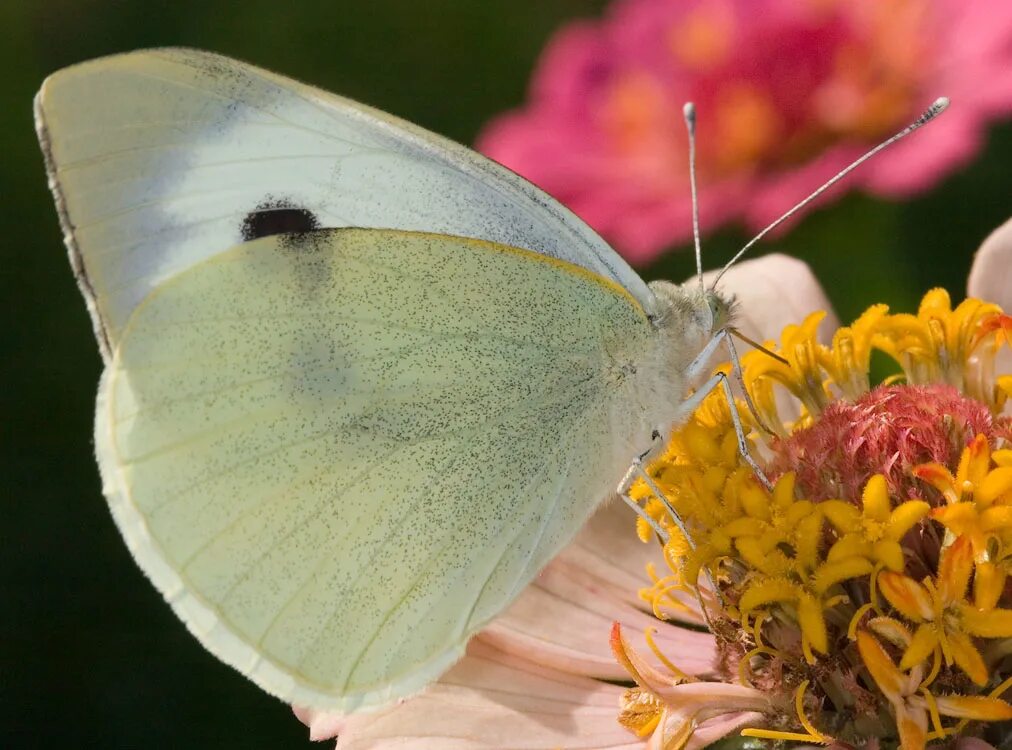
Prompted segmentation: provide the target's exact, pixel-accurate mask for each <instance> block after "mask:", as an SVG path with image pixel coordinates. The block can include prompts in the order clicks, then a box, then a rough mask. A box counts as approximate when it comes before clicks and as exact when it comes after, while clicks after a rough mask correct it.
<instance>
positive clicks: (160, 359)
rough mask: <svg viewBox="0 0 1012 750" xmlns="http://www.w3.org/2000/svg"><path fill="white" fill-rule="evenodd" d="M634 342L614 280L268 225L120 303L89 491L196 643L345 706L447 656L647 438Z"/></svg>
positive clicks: (544, 263) (411, 684)
mask: <svg viewBox="0 0 1012 750" xmlns="http://www.w3.org/2000/svg"><path fill="white" fill-rule="evenodd" d="M651 342H652V327H651V325H650V324H649V323H648V322H647V319H646V317H645V316H644V313H643V311H642V308H641V307H640V306H639V304H638V303H637V302H636V301H635V300H634V299H633V298H632V297H631V296H630V295H629V294H628V293H627V292H625V290H623V289H622V288H621V287H619V286H618V285H616V284H613V283H611V282H608V281H607V280H604V279H602V278H600V277H598V276H596V275H595V274H592V273H590V272H587V271H585V270H583V269H582V268H580V267H578V266H572V265H570V264H567V263H564V262H561V261H555V260H553V259H550V258H546V257H545V256H543V255H539V254H536V253H533V252H529V251H524V250H518V249H512V248H508V247H505V246H502V245H497V244H493V243H488V242H480V241H474V240H467V239H461V238H452V237H446V236H441V235H432V234H422V233H412V232H399V231H381V230H365V229H341V230H323V231H317V232H311V233H307V234H304V235H278V236H271V237H266V238H263V239H259V240H256V241H252V242H248V243H244V244H241V245H238V246H235V247H233V248H231V249H229V250H227V251H225V252H222V253H219V254H217V255H215V256H213V257H212V258H210V259H207V260H204V261H203V262H201V263H198V264H196V265H194V266H193V267H192V268H190V269H189V270H187V271H184V272H182V273H180V274H178V275H176V276H175V277H174V278H172V279H170V280H168V281H166V282H165V283H163V284H161V285H160V286H159V287H158V288H157V289H156V290H154V291H153V292H152V293H150V294H149V295H148V297H147V298H146V299H145V300H144V301H143V302H142V303H141V304H140V305H139V306H138V307H137V309H136V310H135V311H134V313H133V314H132V316H131V318H130V320H129V322H128V323H127V325H126V326H125V327H124V329H123V332H122V335H121V340H120V341H119V344H118V346H117V348H116V351H115V356H114V358H113V360H112V362H111V364H110V366H109V368H108V369H107V371H106V374H105V376H104V378H103V385H102V389H101V392H100V397H99V410H98V416H97V428H96V442H97V449H98V455H99V460H100V464H101V468H102V474H103V479H104V484H105V490H106V493H107V495H108V496H109V498H110V503H111V505H112V507H113V511H114V515H115V517H116V519H117V523H118V525H119V526H120V529H121V530H122V532H123V534H124V537H125V538H126V540H127V543H128V545H129V546H130V548H131V550H132V552H133V554H134V556H135V558H136V559H137V560H138V562H139V564H140V565H141V567H142V568H143V569H144V570H145V572H146V573H147V574H148V575H149V576H150V577H151V578H152V580H153V581H154V583H155V584H156V585H157V586H158V588H159V589H160V590H161V591H162V592H163V594H164V595H165V596H166V598H167V599H168V600H169V601H170V603H171V604H172V605H173V607H174V608H175V610H176V612H177V614H178V615H179V616H180V617H181V618H182V619H183V620H184V621H185V622H186V623H187V624H188V625H189V627H190V629H191V630H192V631H193V632H194V633H195V634H196V635H197V637H198V638H200V640H201V641H202V642H203V643H204V645H205V646H207V648H209V649H210V650H211V651H212V652H213V653H215V654H216V655H217V656H218V657H220V658H221V659H223V660H224V661H226V662H228V663H229V664H231V665H233V666H234V667H236V668H238V669H239V670H241V671H242V672H244V673H246V674H247V675H248V676H249V677H250V678H251V679H253V680H254V681H255V682H257V683H258V684H259V685H260V686H261V687H263V688H264V689H265V690H267V691H269V692H271V693H274V694H275V695H278V696H279V697H281V698H283V699H285V700H288V701H293V702H296V703H300V704H308V705H314V706H322V707H327V708H341V709H345V710H351V709H355V708H358V707H368V706H370V705H374V704H379V703H382V702H385V701H388V700H390V699H392V698H395V697H399V696H403V695H407V694H409V693H411V692H413V691H415V690H417V689H419V688H421V687H422V686H423V685H424V684H426V683H427V682H429V681H431V680H433V679H435V677H436V676H438V675H439V674H440V673H441V672H442V671H443V670H444V669H445V668H447V667H448V666H449V665H450V664H452V663H453V662H454V661H455V660H456V659H457V658H458V657H459V656H460V655H461V653H462V651H463V648H464V645H465V643H466V641H467V638H468V637H469V636H470V635H471V634H473V633H474V632H475V631H476V630H477V629H478V628H480V627H481V626H482V625H483V624H485V623H487V622H488V621H489V620H490V619H491V618H492V617H493V616H494V615H495V614H496V613H497V612H499V611H500V610H501V609H503V608H504V607H505V606H506V605H507V604H508V603H509V602H510V601H511V600H512V599H513V598H514V597H515V596H516V594H517V593H518V592H519V591H520V590H521V588H522V587H523V586H524V585H525V584H526V583H527V582H529V581H530V579H531V578H532V577H533V576H534V575H535V574H536V573H537V572H538V570H539V569H540V568H541V567H542V566H543V565H544V564H545V563H546V562H547V561H548V560H549V559H550V557H551V556H552V555H554V553H555V552H557V551H558V550H559V549H560V547H561V546H562V545H564V544H565V543H566V542H567V541H568V540H569V539H570V538H571V537H572V536H573V535H574V534H575V532H576V531H577V529H578V528H579V527H580V525H581V524H582V523H583V522H584V520H585V519H586V518H587V517H588V515H589V514H590V512H591V511H592V510H593V508H594V506H595V504H596V501H599V500H601V499H602V495H603V493H604V492H605V491H606V490H607V488H609V487H612V486H614V485H615V484H616V483H617V482H618V480H619V478H620V477H621V474H622V472H623V471H624V469H625V468H626V465H627V463H628V458H629V455H631V451H632V448H631V447H630V444H629V441H630V440H631V439H632V438H633V436H634V433H636V434H635V437H636V438H637V439H638V440H639V441H640V443H642V442H643V441H648V440H649V432H648V427H647V426H646V425H638V424H636V423H635V419H634V417H633V416H631V415H630V412H631V410H630V409H628V408H626V405H627V404H628V402H629V400H630V399H629V395H628V386H627V385H626V384H625V383H624V382H623V372H622V371H621V369H620V368H619V367H617V366H616V365H615V362H616V361H620V360H622V358H623V356H624V355H622V354H620V352H635V351H638V350H640V349H642V348H644V347H648V346H650V344H651ZM637 430H639V431H642V433H643V434H639V432H637Z"/></svg>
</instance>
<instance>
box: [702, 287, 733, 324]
mask: <svg viewBox="0 0 1012 750" xmlns="http://www.w3.org/2000/svg"><path fill="white" fill-rule="evenodd" d="M706 304H707V306H708V307H709V308H710V318H711V320H712V321H713V324H712V328H711V330H713V331H718V330H720V329H721V328H723V327H724V326H726V325H727V324H728V323H729V322H730V318H731V313H730V305H729V304H728V302H727V301H726V300H725V299H723V298H722V297H721V296H720V295H718V294H717V293H716V292H712V291H711V292H707V293H706Z"/></svg>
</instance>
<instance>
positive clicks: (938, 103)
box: [711, 96, 949, 288]
mask: <svg viewBox="0 0 1012 750" xmlns="http://www.w3.org/2000/svg"><path fill="white" fill-rule="evenodd" d="M948 106H949V99H948V97H945V96H941V97H939V98H938V99H935V101H934V102H933V103H932V105H931V106H930V107H928V108H927V109H926V110H925V111H924V114H922V115H921V116H920V117H918V118H917V119H916V120H915V121H914V122H912V123H910V124H909V125H907V126H906V127H905V128H903V130H901V131H899V132H898V133H896V134H895V135H894V136H892V137H891V138H887V139H886V140H884V141H882V143H880V144H878V145H877V146H876V147H875V148H873V149H872V150H871V151H869V152H867V153H866V154H864V155H863V156H861V157H859V158H858V159H855V160H854V161H853V162H851V163H850V164H849V165H848V166H847V167H844V168H843V169H841V170H840V171H839V172H837V173H836V174H835V175H833V176H832V177H831V178H830V179H829V180H827V181H826V182H825V183H824V184H823V185H822V187H820V188H819V189H818V190H816V191H815V192H813V193H812V194H811V195H809V196H808V197H807V198H805V199H804V200H803V201H801V202H800V203H798V204H797V205H796V206H794V208H792V209H791V210H789V211H788V212H787V213H785V214H784V215H783V216H781V217H780V218H779V219H777V220H776V221H774V222H773V223H772V224H770V225H769V226H768V227H766V228H765V229H763V230H762V231H761V232H759V234H757V235H756V236H755V237H753V238H752V239H751V240H749V241H748V243H747V244H746V245H745V247H743V248H742V249H741V250H739V251H738V252H737V253H736V254H735V256H734V257H733V258H731V260H729V261H728V262H727V265H725V266H724V267H723V268H722V269H721V271H720V273H719V274H717V278H716V279H714V280H713V285H712V286H711V288H714V287H716V286H717V282H718V281H720V277H721V276H723V275H724V274H725V273H727V270H728V269H729V268H730V267H731V266H733V265H734V264H735V263H736V262H737V260H738V259H739V258H740V257H741V256H742V255H744V254H745V253H746V252H747V251H748V249H749V248H750V247H752V246H753V245H754V244H755V243H757V242H758V241H759V240H761V239H762V238H763V237H765V236H766V235H767V234H768V233H769V232H770V231H772V230H773V229H774V228H776V227H778V226H779V225H780V224H782V223H783V222H785V221H786V220H787V219H789V218H790V217H791V216H793V215H794V214H795V213H797V212H798V211H800V210H801V209H802V208H804V207H805V206H807V205H808V204H809V203H811V202H812V201H814V200H815V199H816V198H818V197H819V196H820V195H822V194H823V193H824V192H826V191H827V190H828V189H829V188H831V187H832V186H833V185H835V184H836V183H837V182H839V181H840V180H842V179H843V178H844V177H846V176H847V175H848V174H850V173H851V172H853V171H854V170H855V169H857V168H858V167H859V166H861V165H862V164H864V163H865V162H866V161H868V160H869V159H870V158H872V157H873V156H875V154H877V153H878V152H879V151H881V150H883V149H885V148H888V147H889V146H891V145H893V144H894V143H896V141H898V140H900V139H901V138H905V137H906V136H908V135H910V134H911V133H913V132H914V131H915V130H917V129H918V128H920V127H922V126H924V125H927V124H928V123H929V122H931V121H932V120H934V119H935V118H936V117H938V115H940V114H942V112H944V111H945V108H946V107H948Z"/></svg>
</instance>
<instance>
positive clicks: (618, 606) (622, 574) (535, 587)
mask: <svg viewBox="0 0 1012 750" xmlns="http://www.w3.org/2000/svg"><path fill="white" fill-rule="evenodd" d="M635 519H636V516H635V514H634V513H633V512H632V511H631V510H630V509H629V508H628V507H626V506H625V505H624V504H622V503H620V502H618V501H617V500H613V501H609V502H606V503H605V505H604V506H603V507H602V508H601V509H600V510H599V511H598V512H597V513H596V514H595V516H594V517H593V518H592V519H591V521H590V522H589V524H588V525H587V527H586V528H584V530H583V531H582V532H581V533H580V535H579V536H578V537H577V539H576V541H575V542H574V543H573V544H571V545H570V546H569V547H567V548H566V549H564V550H563V551H562V552H561V553H560V554H559V555H558V556H557V557H556V558H555V559H554V560H553V561H552V562H551V563H549V565H548V566H547V567H546V568H545V570H544V571H542V572H541V574H540V575H539V576H538V577H537V578H536V579H535V580H534V581H533V582H532V583H531V585H529V586H528V587H527V589H525V590H524V592H523V593H521V595H520V597H519V598H518V599H517V601H516V602H514V603H513V605H512V606H511V607H510V608H509V609H508V610H506V612H504V613H503V614H502V615H500V616H499V617H497V618H496V619H495V620H494V621H493V622H492V623H491V624H490V625H489V626H488V627H487V628H486V629H485V630H484V631H483V634H482V637H483V638H484V639H485V640H486V641H487V642H489V643H493V644H495V646H496V647H497V648H499V649H501V650H503V651H504V652H507V653H511V654H514V655H516V656H522V657H526V658H528V659H533V660H535V661H537V662H538V663H539V664H544V665H547V666H551V667H553V668H555V669H559V670H562V671H566V672H571V673H574V674H581V675H588V676H593V677H599V678H603V679H612V680H619V679H627V678H628V675H627V674H626V673H625V670H623V668H622V667H621V666H619V664H618V663H617V662H616V661H615V658H614V657H613V655H612V653H611V649H610V647H609V645H608V637H609V634H610V632H611V627H612V623H614V622H616V621H618V622H621V623H622V624H623V627H624V629H625V632H626V634H627V637H629V638H630V640H631V641H632V643H633V645H634V647H635V648H637V649H638V650H639V651H641V652H642V653H649V647H648V646H647V645H646V642H645V639H644V632H645V630H646V629H647V628H653V629H655V630H656V631H657V633H656V635H655V641H656V643H657V645H658V647H659V648H660V649H661V651H662V652H663V653H664V655H665V656H667V657H668V658H669V659H671V660H672V661H674V662H675V664H676V666H678V668H679V669H681V670H683V671H684V672H686V673H687V674H692V675H701V674H708V673H710V672H711V671H712V669H713V665H714V660H715V658H716V647H715V643H714V640H713V637H712V636H711V635H709V634H708V633H703V632H698V631H695V630H687V629H685V628H682V627H679V626H678V625H677V624H674V623H668V622H661V621H658V620H657V619H656V618H654V617H653V615H651V614H648V613H647V612H646V611H645V609H646V606H647V605H646V604H645V602H643V601H642V600H640V599H638V597H637V596H636V592H637V591H638V590H639V589H640V588H643V587H644V586H647V585H649V583H650V580H649V578H648V577H647V574H646V565H647V563H648V562H653V563H654V565H655V566H656V569H657V571H658V573H659V574H661V575H664V574H665V573H666V571H667V566H666V565H665V564H664V562H663V560H662V558H661V556H660V554H659V550H660V548H659V545H657V544H656V543H650V544H644V543H642V542H641V541H640V540H639V539H638V538H637V537H636V521H635ZM689 604H690V605H691V604H692V603H691V602H690V603H689ZM684 618H685V619H686V620H687V621H689V622H692V623H694V624H697V625H698V624H701V622H702V619H701V617H700V615H699V614H698V610H696V609H694V608H689V609H686V611H685V612H684Z"/></svg>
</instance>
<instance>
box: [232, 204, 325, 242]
mask: <svg viewBox="0 0 1012 750" xmlns="http://www.w3.org/2000/svg"><path fill="white" fill-rule="evenodd" d="M319 228H320V220H319V219H317V218H316V215H315V214H314V213H313V212H312V211H310V210H309V209H308V208H304V207H302V206H296V205H294V204H292V203H290V202H289V201H266V202H264V203H261V204H260V205H259V206H257V207H256V208H255V209H253V210H252V211H250V212H249V213H248V214H246V216H245V217H244V218H243V220H242V225H241V226H240V228H239V231H240V234H241V235H242V239H243V241H244V242H249V241H250V240H255V239H258V238H260V237H269V236H271V235H274V234H305V233H306V232H312V231H314V230H316V229H319Z"/></svg>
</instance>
